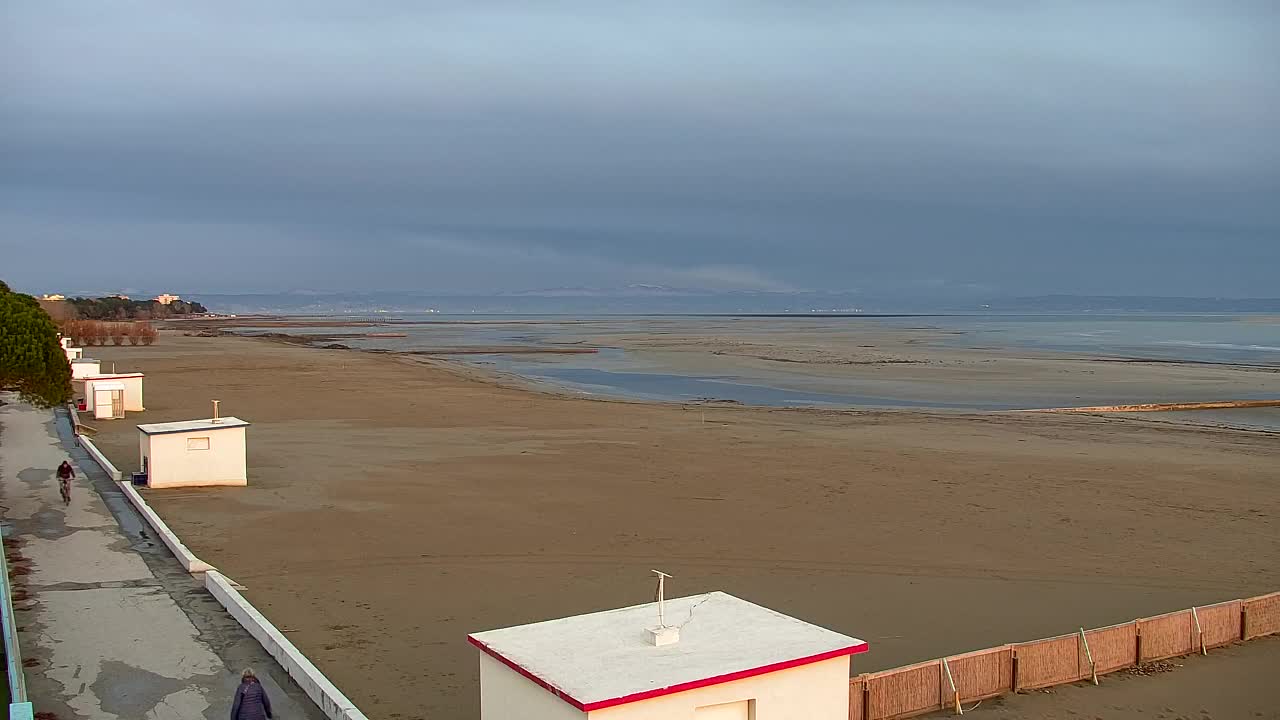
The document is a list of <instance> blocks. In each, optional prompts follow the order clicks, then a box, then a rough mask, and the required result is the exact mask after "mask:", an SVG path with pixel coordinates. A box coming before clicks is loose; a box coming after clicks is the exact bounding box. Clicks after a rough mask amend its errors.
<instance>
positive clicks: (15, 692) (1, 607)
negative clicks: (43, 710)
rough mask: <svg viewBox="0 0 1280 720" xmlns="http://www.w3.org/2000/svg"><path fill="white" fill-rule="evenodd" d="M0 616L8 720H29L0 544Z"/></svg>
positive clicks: (7, 572)
mask: <svg viewBox="0 0 1280 720" xmlns="http://www.w3.org/2000/svg"><path fill="white" fill-rule="evenodd" d="M0 615H3V618H4V661H5V666H6V667H7V670H8V673H9V720H31V718H32V710H31V703H30V702H29V701H28V700H27V679H26V677H25V676H24V675H23V674H22V650H21V649H20V648H19V647H18V626H17V623H15V622H14V617H13V588H12V587H10V585H9V559H8V558H6V557H5V552H4V545H3V543H0Z"/></svg>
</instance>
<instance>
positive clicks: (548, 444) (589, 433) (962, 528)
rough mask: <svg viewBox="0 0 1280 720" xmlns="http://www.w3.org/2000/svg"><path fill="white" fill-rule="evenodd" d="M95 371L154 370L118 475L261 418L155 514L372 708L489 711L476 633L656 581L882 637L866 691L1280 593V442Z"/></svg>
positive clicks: (424, 378) (1246, 693)
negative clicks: (220, 477) (225, 418)
mask: <svg viewBox="0 0 1280 720" xmlns="http://www.w3.org/2000/svg"><path fill="white" fill-rule="evenodd" d="M88 354H90V355H93V356H95V357H100V358H102V359H103V360H105V361H107V362H108V363H109V362H111V361H115V362H116V363H117V366H118V369H119V370H121V371H124V370H140V371H143V372H145V373H147V374H148V377H147V380H146V390H145V398H146V405H147V408H148V410H147V412H146V413H143V414H138V415H131V416H130V417H129V418H128V419H127V420H125V421H115V422H109V421H99V422H97V423H95V424H96V425H97V426H98V427H99V428H100V429H101V433H100V435H99V439H100V441H101V446H102V447H103V449H104V451H105V452H106V453H107V454H108V455H109V456H110V457H111V458H112V460H113V461H115V462H116V463H117V464H118V465H119V466H120V467H121V469H122V470H125V471H129V470H132V469H135V468H136V466H137V463H138V461H137V438H136V430H134V428H133V425H134V423H137V422H162V421H166V420H178V419H188V418H191V417H207V415H208V411H209V410H208V408H209V403H208V400H209V399H211V398H218V399H220V400H222V401H223V405H222V407H223V411H224V413H226V414H232V415H237V416H239V417H242V418H245V419H247V420H249V421H251V422H252V423H253V426H252V427H251V428H250V429H249V448H250V449H249V463H250V475H249V481H250V486H249V487H248V488H224V489H209V490H182V491H154V492H150V493H149V495H148V497H149V500H150V501H151V502H152V503H153V504H154V506H155V507H156V508H157V510H158V511H159V512H160V513H161V514H162V515H163V516H164V517H165V519H166V520H167V521H168V522H169V523H170V524H171V525H172V526H173V528H174V529H175V530H176V531H177V532H178V533H179V534H180V535H181V536H182V537H183V538H184V539H185V540H186V542H187V544H188V545H190V546H191V547H192V549H193V550H194V551H195V552H196V553H197V554H198V555H199V556H200V557H202V558H203V559H205V560H207V561H209V562H211V563H213V564H214V565H216V566H218V567H219V568H220V569H223V570H224V571H225V572H226V573H227V574H228V575H229V576H230V577H232V578H234V579H235V580H237V581H239V582H241V583H242V584H244V585H245V586H247V588H248V589H247V594H248V596H249V597H250V598H251V599H252V600H253V602H254V603H255V604H257V605H258V607H259V608H260V609H262V611H263V612H264V613H265V614H266V615H267V616H268V617H270V618H271V619H272V620H273V622H275V623H276V624H277V625H278V626H279V627H281V628H283V629H285V630H287V631H288V634H289V637H290V638H291V639H292V640H293V641H294V642H295V643H296V644H297V645H298V646H299V647H300V648H302V649H303V650H304V651H305V652H306V653H307V654H308V655H309V656H310V657H311V658H312V659H313V660H314V661H315V662H316V664H317V665H318V666H320V668H321V669H322V670H324V671H325V672H326V673H327V674H328V675H329V676H330V677H331V678H332V679H333V680H334V681H335V683H336V684H337V685H338V686H339V687H340V688H342V689H343V690H344V692H346V693H347V694H348V695H349V696H351V697H352V699H353V700H355V702H356V703H357V704H358V705H359V706H360V707H361V708H362V709H363V710H364V711H365V712H366V713H368V714H369V715H370V716H372V717H390V718H417V717H430V718H432V719H433V720H436V719H441V718H449V719H451V718H460V719H461V718H468V719H471V718H476V717H478V691H477V686H476V683H477V659H476V657H475V655H474V650H473V649H472V648H471V647H470V646H469V645H467V644H466V641H465V635H466V633H467V632H470V631H475V630H483V629H489V628H494V627H502V626H508V625H515V624H519V623H524V622H530V621H535V620H541V619H546V618H550V617H557V616H562V615H568V614H576V613H581V612H589V611H594V610H599V609H604V608H609V607H616V606H620V605H626V604H634V603H637V602H644V601H647V600H648V599H650V598H651V597H652V592H653V590H652V587H651V584H650V582H649V572H648V571H649V569H650V568H652V567H658V568H662V569H664V570H666V571H667V572H670V573H672V574H673V575H675V580H673V581H672V585H671V592H672V594H678V595H684V594H694V593H698V592H702V591H706V590H712V589H721V590H725V591H727V592H731V593H734V594H737V595H740V596H742V597H745V598H747V599H750V600H753V601H755V602H759V603H762V604H764V605H768V606H771V607H774V608H777V609H778V610H781V611H783V612H787V613H790V614H794V615H796V616H798V617H801V618H804V619H806V620H809V621H812V622H816V623H819V624H822V625H825V626H828V627H831V628H833V629H836V630H839V631H842V632H846V633H849V634H852V635H855V636H858V637H861V638H863V639H865V640H867V641H869V642H870V643H871V652H870V653H869V654H868V655H864V656H860V658H859V659H858V661H857V662H856V663H855V668H856V670H859V671H862V670H871V669H877V668H886V667H893V666H896V665H900V664H904V663H908V662H913V661H918V660H924V659H929V658H932V657H937V656H939V655H943V654H947V653H953V652H960V651H966V650H973V649H978V648H982V647H987V646H991V645H996V644H1000V643H1004V642H1011V641H1016V640H1025V639H1033V638H1037V637H1043V636H1047V635H1052V634H1057V633H1061V632H1070V631H1072V630H1074V629H1076V628H1077V627H1080V626H1086V627H1090V626H1099V625H1104V624H1110V623H1113V622H1118V621H1123V620H1127V619H1131V618H1133V617H1136V616H1140V615H1146V614H1154V613H1158V612H1162V611H1167V610H1175V609H1181V608H1184V607H1186V606H1188V605H1190V604H1193V603H1208V602H1214V601H1218V600H1224V599H1230V598H1234V597H1240V596H1247V595H1252V594H1258V593H1262V592H1266V591H1270V590H1274V589H1277V588H1280V563H1277V560H1278V559H1280V527H1278V526H1277V519H1276V518H1277V517H1280V486H1277V482H1276V481H1277V472H1276V467H1277V460H1278V459H1280V448H1278V447H1277V442H1276V438H1275V436H1274V435H1265V434H1260V433H1245V432H1235V431H1223V430H1212V429H1202V428H1192V427H1179V426H1172V425H1166V424H1158V423H1144V422H1135V421H1131V420H1125V419H1119V418H1099V417H1091V416H1085V417H1078V416H1071V417H1068V416H1042V415H1015V414H986V415H966V414H959V413H928V412H850V411H824V410H787V409H756V408H742V407H710V408H706V409H705V412H704V410H703V409H702V408H685V407H681V406H673V405H660V404H645V403H634V402H615V401H601V400H590V399H582V398H574V397H567V396H560V395H556V394H552V393H546V392H532V391H530V390H528V389H526V388H524V387H521V386H520V385H519V384H518V383H515V382H510V381H495V380H494V379H492V378H491V377H487V376H484V375H481V374H480V373H478V372H476V371H473V370H468V369H465V368H462V367H460V366H457V365H453V364H448V363H443V362H439V361H433V360H424V359H422V358H414V357H405V356H394V355H374V354H369V353H359V352H353V351H342V350H320V349H310V348H304V347H298V346H292V345H286V344H281V343H273V342H270V341H266V340H251V339H243V338H199V337H181V336H178V335H175V334H172V333H166V334H165V336H164V337H163V338H162V339H161V341H160V342H159V343H158V344H157V345H155V346H152V347H137V348H134V347H120V348H115V347H108V348H93V349H92V350H91V351H90V352H89V353H88ZM704 418H705V421H704ZM1270 647H1272V648H1274V643H1272V644H1271V646H1270ZM1251 652H1254V651H1251ZM1213 659H1214V658H1212V657H1211V658H1209V659H1208V661H1207V662H1208V663H1211V662H1212V661H1213ZM1277 660H1280V656H1276V655H1275V652H1274V649H1272V650H1271V651H1270V652H1268V653H1263V658H1262V660H1261V661H1260V662H1268V661H1269V662H1270V663H1271V664H1272V665H1273V666H1274V664H1275V662H1276V661H1277ZM1186 672H1191V670H1187V671H1186ZM1233 677H1234V676H1233ZM1140 680H1141V678H1135V679H1134V680H1133V682H1132V683H1128V684H1132V685H1135V686H1136V685H1137V684H1138V682H1139V681H1140ZM1238 680H1239V684H1238V687H1236V688H1235V692H1236V694H1237V695H1238V696H1239V697H1241V698H1243V700H1242V701H1241V703H1242V704H1239V705H1237V706H1236V708H1237V709H1240V710H1241V711H1243V710H1244V709H1245V708H1247V707H1248V703H1247V702H1245V700H1248V699H1249V698H1251V697H1255V696H1256V693H1259V692H1262V689H1261V688H1259V687H1257V686H1256V684H1251V683H1253V682H1254V681H1250V680H1249V679H1248V678H1247V677H1246V676H1240V677H1239V678H1238ZM1176 691H1177V690H1176V688H1175V692H1176ZM1064 697H1065V696H1064ZM1106 716H1107V717H1113V716H1115V715H1110V714H1107V715H1106ZM1240 716H1241V717H1246V716H1248V714H1247V713H1246V714H1244V715H1240ZM1046 717H1047V716H1046ZM1152 717H1154V715H1152ZM1221 717H1230V715H1222V716H1221Z"/></svg>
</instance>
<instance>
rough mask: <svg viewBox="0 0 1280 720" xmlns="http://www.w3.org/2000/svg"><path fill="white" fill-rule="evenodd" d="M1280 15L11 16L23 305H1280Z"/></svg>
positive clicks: (1093, 7)
mask: <svg viewBox="0 0 1280 720" xmlns="http://www.w3.org/2000/svg"><path fill="white" fill-rule="evenodd" d="M1277 48H1280V3H1274V2H1229V1H1224V2H1214V3H1205V2H1178V1H1176V0H1158V1H1153V2H1124V1H1123V0H1116V1H1109V2H1101V1H1099V2H1089V1H1085V2H1058V3H1047V2H1046V3H1036V2H994V1H991V2H980V1H976V0H975V1H973V2H963V3H960V2H942V1H941V0H939V1H936V2H928V1H924V0H920V1H909V0H896V1H894V2H857V3H850V2H824V1H822V0H814V1H813V2H802V3H796V2H755V1H752V0H740V1H738V2H717V1H714V0H707V1H706V2H697V3H689V2H665V1H663V0H655V1H652V2H645V3H611V2H599V1H598V0H583V1H581V2H568V1H565V2H557V1H555V0H550V1H548V2H537V3H531V2H515V1H510V2H508V1H504V0H491V1H489V2H451V3H433V2H425V1H415V2H410V1H407V0H406V1H403V2H402V1H399V0H397V1H394V2H372V1H371V2H361V3H352V2H332V1H331V0H273V1H272V2H265V3H264V2H249V1H247V0H245V1H242V0H223V1H221V2H216V3H175V2H159V1H151V0H122V1H121V2H112V3H85V2H81V1H79V0H75V1H66V0H9V1H8V2H5V3H3V6H0V278H2V279H4V280H6V281H8V282H9V283H10V284H11V285H13V286H14V287H16V288H22V289H27V290H29V291H43V292H48V291H57V290H63V291H68V290H111V289H119V288H129V287H147V288H155V289H164V288H167V289H172V290H176V291H186V292H192V291H205V292H262V291H273V290H284V289H297V288H307V289H315V290H341V291H353V290H377V289H397V290H423V291H429V292H488V291H499V290H517V289H530V288H543V287H561V286H588V287H615V286H622V285H627V284H632V283H647V284H659V285H670V286H676V287H697V288H705V289H713V290H770V291H799V290H834V291H856V292H862V293H866V294H868V295H873V296H874V295H912V296H916V295H919V296H937V297H963V296H968V295H982V296H1008V295H1039V294H1052V293H1072V294H1113V295H1178V296H1226V297H1275V296H1278V295H1280V282H1278V281H1277V279H1276V278H1277V277H1280V202H1277V198H1280V141H1278V140H1277V137H1278V136H1277V128H1280V50H1277Z"/></svg>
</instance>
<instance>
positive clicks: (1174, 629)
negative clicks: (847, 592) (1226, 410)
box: [849, 592, 1280, 720]
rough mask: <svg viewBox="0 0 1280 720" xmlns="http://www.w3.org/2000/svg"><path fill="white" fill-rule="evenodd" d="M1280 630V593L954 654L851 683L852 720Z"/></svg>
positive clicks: (881, 718) (945, 705)
mask: <svg viewBox="0 0 1280 720" xmlns="http://www.w3.org/2000/svg"><path fill="white" fill-rule="evenodd" d="M1275 633H1280V592H1275V593H1271V594H1269V595H1260V596H1258V597H1254V598H1249V599H1247V600H1229V601H1227V602H1221V603H1217V604H1215V605H1205V606H1200V607H1193V608H1189V609H1187V610H1179V611H1177V612H1171V613H1165V614H1163V615H1156V616H1154V617H1147V618H1139V619H1137V620H1132V621H1130V622H1127V623H1121V624H1119V625H1111V626H1108V627H1103V628H1096V629H1093V630H1085V629H1084V628H1081V629H1080V630H1079V631H1078V632H1075V633H1072V634H1070V635H1059V636H1057V637H1051V638H1044V639H1042V640H1032V641H1031V642H1022V643H1014V644H1012V645H1001V646H998V647H993V648H988V649H986V650H977V651H975V652H969V653H964V654H962V655H950V656H948V657H945V658H940V659H937V660H930V661H928V662H922V663H916V664H914V665H907V666H905V667H899V668H894V669H892V670H882V671H880V672H874V673H864V674H862V675H858V676H857V677H854V678H852V679H850V680H849V720H899V719H900V718H908V717H913V716H916V715H923V714H924V713H929V712H936V711H938V710H946V709H954V710H955V711H957V712H959V713H960V714H964V710H963V706H964V705H966V704H969V703H976V702H978V701H980V700H985V699H987V698H993V697H998V696H1000V695H1003V694H1005V693H1007V692H1019V691H1023V690H1034V689H1037V688H1045V687H1052V686H1054V685H1063V684H1066V683H1074V682H1080V681H1091V682H1093V683H1095V684H1097V683H1098V676H1100V675H1106V674H1107V673H1112V672H1116V671H1117V670H1123V669H1125V668H1131V667H1135V666H1138V665H1141V664H1143V663H1148V662H1156V661H1158V660H1165V659H1168V658H1172V657H1179V656H1182V655H1190V654H1192V653H1197V652H1198V653H1206V654H1207V653H1208V651H1209V650H1211V649H1213V648H1217V647H1222V646H1223V645H1229V644H1231V643H1233V642H1238V641H1242V640H1252V639H1254V638H1258V637H1262V636H1264V635H1271V634H1275Z"/></svg>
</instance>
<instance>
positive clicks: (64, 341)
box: [58, 337, 84, 362]
mask: <svg viewBox="0 0 1280 720" xmlns="http://www.w3.org/2000/svg"><path fill="white" fill-rule="evenodd" d="M58 343H59V344H60V345H62V352H64V353H66V355H67V362H71V361H73V360H79V359H80V358H82V357H84V348H78V347H73V346H72V344H71V338H68V337H64V338H59V340H58Z"/></svg>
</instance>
